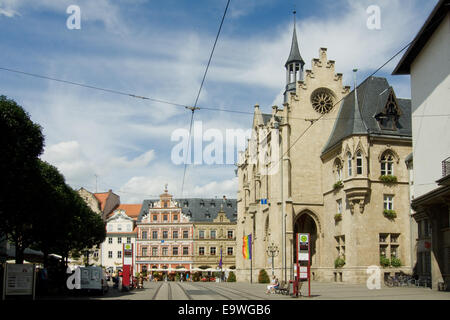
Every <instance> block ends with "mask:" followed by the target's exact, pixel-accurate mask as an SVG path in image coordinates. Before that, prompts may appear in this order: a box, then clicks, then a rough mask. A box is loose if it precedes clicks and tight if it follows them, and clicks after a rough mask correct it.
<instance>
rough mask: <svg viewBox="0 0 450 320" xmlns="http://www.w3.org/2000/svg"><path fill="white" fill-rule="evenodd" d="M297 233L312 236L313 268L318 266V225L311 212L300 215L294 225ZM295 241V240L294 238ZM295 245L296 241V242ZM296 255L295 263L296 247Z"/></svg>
mask: <svg viewBox="0 0 450 320" xmlns="http://www.w3.org/2000/svg"><path fill="white" fill-rule="evenodd" d="M297 233H309V234H310V250H311V267H312V266H317V264H318V260H317V247H318V245H317V234H318V231H317V224H316V221H315V220H314V219H313V217H312V215H311V212H309V211H304V212H302V213H300V214H299V215H298V216H297V218H296V220H295V223H294V234H297ZM294 239H295V238H294ZM294 243H295V240H294ZM293 251H294V255H293V260H294V263H295V257H296V252H295V245H294V247H293Z"/></svg>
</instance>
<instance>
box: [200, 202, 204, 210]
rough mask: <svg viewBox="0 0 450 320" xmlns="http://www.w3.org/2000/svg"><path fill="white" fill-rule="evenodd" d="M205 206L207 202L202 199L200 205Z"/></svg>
mask: <svg viewBox="0 0 450 320" xmlns="http://www.w3.org/2000/svg"><path fill="white" fill-rule="evenodd" d="M204 206H205V202H204V201H203V200H202V201H200V207H202V208H203V207H204Z"/></svg>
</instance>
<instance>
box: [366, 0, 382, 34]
mask: <svg viewBox="0 0 450 320" xmlns="http://www.w3.org/2000/svg"><path fill="white" fill-rule="evenodd" d="M366 13H367V14H368V15H369V17H368V18H367V24H366V25H367V28H368V29H369V30H380V29H381V8H380V7H379V6H377V5H371V6H369V7H368V8H367V9H366Z"/></svg>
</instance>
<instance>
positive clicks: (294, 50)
mask: <svg viewBox="0 0 450 320" xmlns="http://www.w3.org/2000/svg"><path fill="white" fill-rule="evenodd" d="M291 62H300V63H302V64H305V61H304V60H303V58H302V56H301V55H300V50H299V49H298V41H297V31H296V28H295V23H294V34H293V35H292V43H291V52H290V54H289V58H288V59H287V61H286V64H285V67H287V65H288V64H290V63H291Z"/></svg>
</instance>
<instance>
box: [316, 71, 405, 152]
mask: <svg viewBox="0 0 450 320" xmlns="http://www.w3.org/2000/svg"><path fill="white" fill-rule="evenodd" d="M390 90H392V87H391V86H390V85H389V83H388V82H387V80H386V79H385V78H379V77H370V78H368V79H366V81H364V82H363V83H361V84H360V85H359V87H358V88H357V94H358V105H356V104H355V91H354V90H353V91H352V92H351V93H349V94H348V95H347V96H346V97H345V98H344V100H343V101H342V103H341V106H340V110H339V113H338V118H337V120H336V122H335V123H334V128H333V131H332V133H331V135H330V137H329V139H328V142H327V143H326V144H325V147H324V148H323V150H322V154H324V153H326V152H327V151H329V150H330V149H332V148H333V147H334V146H336V145H337V144H338V143H340V142H341V141H342V140H343V139H345V138H347V137H350V136H352V135H370V136H386V137H387V136H389V137H407V138H411V137H412V131H411V100H409V99H396V101H397V103H398V108H399V109H400V110H399V111H400V114H401V116H400V118H399V119H398V122H397V128H396V130H386V129H382V128H381V127H380V125H379V123H378V121H377V120H376V119H375V116H376V115H377V114H378V113H379V112H380V111H382V110H383V109H384V107H385V106H386V103H387V102H388V99H389V96H390V95H389V94H386V93H387V92H388V93H389V92H390Z"/></svg>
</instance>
